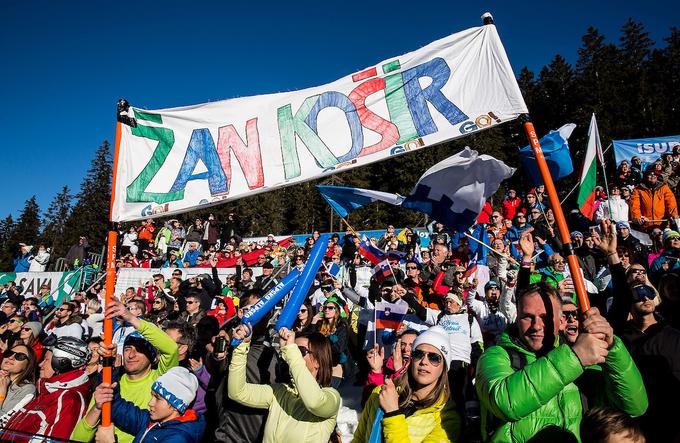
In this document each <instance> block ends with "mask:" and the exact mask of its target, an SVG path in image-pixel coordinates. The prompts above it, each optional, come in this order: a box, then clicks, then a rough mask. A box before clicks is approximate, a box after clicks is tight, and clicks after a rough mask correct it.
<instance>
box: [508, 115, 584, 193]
mask: <svg viewBox="0 0 680 443" xmlns="http://www.w3.org/2000/svg"><path fill="white" fill-rule="evenodd" d="M575 127H576V125H575V124H573V123H568V124H566V125H564V126H562V127H561V128H560V129H558V130H557V131H550V132H549V133H548V134H547V135H545V136H543V138H541V139H540V140H539V142H540V143H541V149H542V150H543V155H544V156H545V161H546V162H547V163H548V169H549V170H550V175H552V178H553V180H555V181H557V180H559V179H561V178H564V177H566V176H568V175H569V174H571V173H572V172H574V164H573V163H572V161H571V153H570V152H569V144H568V140H569V136H570V135H571V133H572V132H573V131H574V128H575ZM519 158H520V160H521V161H522V167H523V168H524V170H525V171H526V175H527V177H528V179H529V182H530V183H531V184H532V185H534V186H536V185H542V184H543V178H541V173H540V172H539V170H538V166H537V165H536V156H534V151H533V150H532V149H531V146H525V147H523V148H521V149H520V150H519Z"/></svg>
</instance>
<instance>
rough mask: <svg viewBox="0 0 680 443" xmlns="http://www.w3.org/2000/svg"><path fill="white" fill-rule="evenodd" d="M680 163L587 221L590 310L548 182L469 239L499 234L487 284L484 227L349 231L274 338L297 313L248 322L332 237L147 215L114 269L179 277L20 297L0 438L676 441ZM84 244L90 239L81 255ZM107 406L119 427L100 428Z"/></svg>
mask: <svg viewBox="0 0 680 443" xmlns="http://www.w3.org/2000/svg"><path fill="white" fill-rule="evenodd" d="M679 160H680V155H676V156H670V157H668V156H664V158H663V159H662V161H661V162H659V163H658V164H653V165H651V166H650V167H648V168H646V169H644V170H642V169H641V166H640V165H639V164H637V163H636V161H635V159H634V160H633V162H632V163H633V164H632V165H627V164H624V165H622V166H621V167H620V168H619V170H618V171H617V174H619V177H618V178H617V180H615V181H614V183H613V185H612V187H611V188H610V193H609V196H607V194H606V193H604V192H602V191H601V190H598V195H597V200H596V209H595V214H594V216H593V218H592V219H588V218H586V217H584V216H583V215H582V214H580V213H579V212H578V210H575V211H572V212H571V213H570V214H569V216H568V219H569V220H568V222H569V226H570V228H571V229H572V230H573V231H572V232H571V240H572V244H573V247H574V250H575V252H576V255H577V257H578V262H579V269H578V272H580V273H582V275H583V278H584V280H585V283H586V289H587V291H588V296H589V299H590V304H591V307H590V309H587V310H585V309H582V307H581V306H579V302H578V299H577V297H576V295H575V293H574V284H573V279H572V274H571V272H572V271H574V270H571V269H570V268H569V266H567V263H566V255H565V254H566V251H565V250H564V249H563V245H562V242H561V241H560V238H559V236H558V233H557V227H556V221H555V217H554V214H553V211H552V208H551V205H550V204H549V202H548V198H547V196H546V195H545V190H544V188H543V187H542V186H539V187H536V188H534V189H531V190H529V192H526V193H525V194H524V195H522V194H521V193H518V192H517V191H516V190H513V189H507V190H506V192H505V196H504V199H503V201H502V202H500V203H497V204H492V202H489V203H488V204H487V205H486V207H485V209H484V211H483V212H482V214H481V215H480V217H479V219H478V221H477V225H476V226H475V227H473V228H471V230H470V232H469V233H473V232H480V230H481V231H483V233H484V234H485V236H483V237H481V238H488V246H489V252H488V254H487V259H486V262H485V265H486V266H487V267H488V276H486V275H484V276H482V273H481V271H480V269H481V267H482V266H483V264H482V262H474V260H473V257H475V254H473V252H472V251H473V250H477V249H478V248H479V245H476V244H474V242H472V240H470V238H469V237H468V236H467V235H466V234H469V233H468V232H455V231H451V230H448V229H447V228H446V227H445V226H444V225H443V224H441V223H437V222H436V221H434V222H432V223H431V224H430V225H429V226H428V232H429V244H428V245H427V247H425V246H424V245H423V244H422V243H423V242H422V241H421V238H420V237H419V236H418V235H417V233H416V232H415V230H414V229H410V228H403V229H401V230H397V229H395V228H394V227H393V226H388V227H387V229H386V231H385V234H384V235H382V236H381V237H380V238H374V239H368V240H365V239H362V238H360V237H359V236H358V234H356V233H355V232H354V231H352V230H348V231H347V232H345V233H344V235H334V236H333V237H332V238H331V239H330V241H329V246H328V249H327V251H326V253H325V257H324V265H323V266H321V267H320V269H319V271H318V273H317V275H316V279H315V281H314V284H313V286H312V287H311V289H310V291H309V294H308V297H307V299H306V300H305V302H304V303H303V305H302V306H301V308H300V310H299V313H298V316H297V319H296V321H295V324H294V325H293V326H292V327H291V328H290V329H287V328H282V329H281V330H278V331H277V330H273V324H274V323H275V321H276V317H277V315H278V313H279V312H280V307H281V306H278V307H277V308H275V309H272V310H270V311H269V312H268V313H267V315H266V316H265V318H264V319H263V320H261V321H260V322H258V323H257V324H252V325H250V324H242V322H241V319H242V318H243V316H244V315H245V314H246V313H247V312H248V311H249V310H250V309H253V308H254V307H255V306H256V305H258V302H259V301H260V300H261V299H262V297H263V296H264V295H265V293H266V292H267V291H268V290H270V289H271V288H272V287H274V285H276V283H277V282H278V281H280V280H281V279H282V278H283V277H284V276H285V275H286V273H287V272H290V270H291V269H293V268H294V267H301V266H303V265H304V263H305V262H306V260H307V257H308V256H309V252H310V251H311V249H312V247H313V246H314V244H315V243H316V242H317V241H318V239H319V233H318V232H314V233H313V234H312V235H311V236H310V237H309V238H308V239H306V240H305V242H304V244H296V242H295V241H294V239H292V238H285V239H284V240H279V241H277V240H276V239H275V238H274V236H273V235H270V236H268V237H267V239H266V240H263V241H262V242H259V243H258V242H247V241H244V240H243V239H242V238H241V237H240V236H239V228H240V226H239V223H238V219H237V218H236V217H235V216H230V217H229V220H227V222H225V223H219V222H218V221H216V220H215V218H214V217H213V216H212V215H211V216H209V217H208V218H207V220H201V219H196V220H195V221H194V223H192V224H191V226H189V227H188V228H186V229H185V227H184V226H182V224H181V223H180V222H179V221H177V220H169V221H166V222H164V223H161V222H157V221H154V220H146V221H144V222H142V223H141V224H140V225H139V226H133V227H130V228H129V229H126V230H125V231H123V232H122V233H121V234H122V235H121V236H120V237H121V239H120V241H121V244H120V247H119V250H120V255H119V258H118V262H117V266H118V267H119V268H123V267H141V268H149V269H151V268H154V269H155V268H171V269H172V270H171V271H170V272H171V276H169V277H168V276H167V275H168V274H164V273H158V272H156V273H153V276H152V277H151V278H150V279H148V280H147V281H143V282H140V284H139V285H135V286H131V287H129V288H127V289H126V290H125V292H124V293H121V294H118V295H117V298H118V299H117V300H116V301H114V302H113V303H111V304H110V305H109V306H108V307H107V308H106V309H104V302H103V298H104V288H103V286H102V285H101V284H95V285H93V286H92V287H89V288H88V289H87V290H86V291H84V292H79V293H77V294H75V295H74V296H73V297H72V298H71V299H68V300H63V301H61V302H60V303H59V304H58V305H57V306H50V304H49V303H45V300H48V301H49V299H50V289H51V288H50V287H41V288H40V291H39V292H36V293H35V294H27V293H22V290H21V288H19V287H17V286H16V285H15V284H13V283H11V284H8V285H7V286H6V287H5V288H4V290H3V293H2V295H1V296H0V298H1V300H2V304H1V309H0V353H1V356H0V358H1V363H0V365H1V366H0V428H2V429H1V430H0V433H1V435H0V439H1V440H3V441H29V440H30V439H31V438H33V437H35V436H38V438H45V439H47V440H49V438H62V439H63V438H70V439H72V440H76V441H92V440H94V439H97V441H102V442H107V441H119V442H132V441H135V442H137V441H147V440H150V441H153V439H154V438H155V439H156V440H159V441H160V440H162V441H166V442H175V441H177V442H180V441H181V442H185V441H187V442H193V441H219V442H223V441H224V442H260V441H266V442H286V441H295V442H301V441H305V442H307V441H309V442H327V441H339V440H340V439H341V438H342V436H347V435H350V436H353V437H352V438H353V441H357V442H368V441H381V440H382V441H386V442H401V441H437V442H439V441H469V442H472V441H482V440H484V441H518V442H520V441H547V440H551V441H574V439H575V440H580V441H583V442H607V441H630V442H642V441H645V438H646V439H647V440H648V441H651V442H671V441H677V439H678V438H680V423H678V422H676V421H675V420H674V416H675V415H676V409H675V408H674V407H669V405H672V404H675V403H674V402H675V400H676V399H677V398H679V396H680V377H679V376H678V374H680V359H679V358H678V355H680V329H679V328H680V233H679V232H678V225H677V223H678V212H677V204H676V197H675V195H674V193H675V192H677V191H678V182H679V181H680V180H678V178H679V176H678V166H677V165H678V161H679ZM669 168H670V169H669ZM631 187H632V189H631ZM477 238H479V237H477ZM365 241H368V242H369V243H370V248H374V250H377V251H380V254H384V257H386V259H387V260H388V261H389V263H390V272H389V273H388V275H387V276H385V275H383V274H378V273H376V274H375V275H373V276H372V277H371V278H370V280H367V281H364V280H362V278H361V275H365V273H364V274H362V272H363V270H366V269H371V268H372V267H373V265H374V263H372V261H371V259H370V257H369V255H370V254H367V253H366V247H367V246H368V245H367V244H366V243H365ZM86 244H87V240H86V239H84V238H83V239H82V240H81V242H80V243H79V245H75V246H74V248H76V250H75V251H74V254H75V255H77V254H79V253H81V252H83V253H84V254H85V256H83V257H80V260H85V259H86ZM25 249H27V250H25V251H22V258H20V259H19V261H18V262H17V263H18V264H21V263H24V261H25V262H26V263H28V266H29V268H30V267H31V266H32V263H31V262H32V261H35V260H37V256H38V255H39V254H37V255H36V256H35V257H33V259H32V260H31V259H30V258H29V257H25V255H26V254H30V248H29V247H28V246H25ZM477 257H478V256H477ZM473 264H475V265H476V270H475V267H474V266H472V265H473ZM334 265H337V266H334ZM223 267H227V268H232V269H233V270H234V274H232V275H229V276H228V277H226V278H224V277H221V276H220V273H219V272H218V269H219V268H223ZM187 268H198V269H199V270H200V271H197V272H199V273H198V274H195V272H194V271H192V273H191V275H190V276H187V272H188V269H187ZM256 268H261V275H259V276H258V277H257V278H255V277H254V272H253V269H256ZM481 278H483V279H484V280H483V281H481V282H480V279H481ZM385 306H389V307H390V309H392V310H393V312H396V311H400V312H405V315H404V317H403V318H399V321H398V323H397V327H395V328H394V329H381V328H378V327H377V326H378V325H377V322H376V319H377V317H378V314H379V313H380V314H381V315H383V314H385V312H387V311H385ZM581 311H585V312H581ZM105 318H110V319H113V321H114V334H113V343H112V345H110V346H106V345H104V343H103V341H102V338H101V331H102V325H103V321H104V319H105ZM232 340H233V341H232ZM109 355H113V357H109ZM105 362H111V363H112V364H113V366H114V377H113V379H114V383H112V384H105V383H102V379H101V371H102V365H103V364H104V363H105ZM352 387H359V388H360V389H359V390H360V391H362V393H361V394H359V395H360V396H361V412H360V417H359V418H358V420H357V422H356V423H354V424H352V423H347V422H345V421H343V420H341V419H340V418H339V417H340V412H341V411H342V408H343V402H344V399H343V398H342V396H341V393H343V392H348V389H351V388H352ZM107 402H111V405H112V422H113V426H111V427H103V426H102V425H101V423H100V420H101V414H102V409H103V406H104V404H106V403H107ZM376 433H377V434H376ZM376 436H377V439H375V438H376ZM374 439H375V440H374ZM535 439H536V440H535Z"/></svg>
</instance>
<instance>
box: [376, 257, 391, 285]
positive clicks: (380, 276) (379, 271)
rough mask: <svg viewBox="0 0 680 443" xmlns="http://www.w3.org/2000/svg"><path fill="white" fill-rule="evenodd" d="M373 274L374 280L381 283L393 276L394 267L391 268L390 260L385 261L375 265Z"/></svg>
mask: <svg viewBox="0 0 680 443" xmlns="http://www.w3.org/2000/svg"><path fill="white" fill-rule="evenodd" d="M372 274H373V278H375V279H376V280H377V281H378V282H381V281H383V280H385V279H386V278H387V277H389V276H390V275H392V267H391V266H390V262H389V260H383V261H381V262H380V263H378V264H377V265H375V267H374V268H373V271H372Z"/></svg>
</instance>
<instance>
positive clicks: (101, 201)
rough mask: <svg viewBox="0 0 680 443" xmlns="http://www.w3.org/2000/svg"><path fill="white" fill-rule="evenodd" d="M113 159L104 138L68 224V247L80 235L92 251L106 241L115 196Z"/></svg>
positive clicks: (82, 185) (99, 249)
mask: <svg viewBox="0 0 680 443" xmlns="http://www.w3.org/2000/svg"><path fill="white" fill-rule="evenodd" d="M112 173H113V162H112V159H111V149H110V145H109V142H108V141H104V142H103V143H102V144H101V145H100V146H99V148H97V151H96V152H95V155H94V158H93V159H92V162H91V164H90V169H88V171H87V175H86V176H85V178H84V179H83V182H82V183H81V184H80V192H78V195H77V200H78V201H77V203H76V204H75V205H74V206H73V210H72V211H71V215H70V216H69V217H68V220H67V221H66V225H65V228H64V245H65V250H62V251H60V255H62V256H63V254H64V253H65V252H66V251H68V248H70V247H71V246H72V245H74V244H76V243H77V242H78V238H79V237H80V236H86V237H87V240H88V244H89V246H90V251H91V252H94V253H99V252H100V251H101V248H102V246H104V245H105V244H106V233H107V232H108V230H109V205H110V200H111V177H112Z"/></svg>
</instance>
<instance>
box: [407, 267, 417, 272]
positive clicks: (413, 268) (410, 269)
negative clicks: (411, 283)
mask: <svg viewBox="0 0 680 443" xmlns="http://www.w3.org/2000/svg"><path fill="white" fill-rule="evenodd" d="M416 269H418V267H416V266H406V270H407V271H415V270H416Z"/></svg>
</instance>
